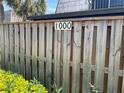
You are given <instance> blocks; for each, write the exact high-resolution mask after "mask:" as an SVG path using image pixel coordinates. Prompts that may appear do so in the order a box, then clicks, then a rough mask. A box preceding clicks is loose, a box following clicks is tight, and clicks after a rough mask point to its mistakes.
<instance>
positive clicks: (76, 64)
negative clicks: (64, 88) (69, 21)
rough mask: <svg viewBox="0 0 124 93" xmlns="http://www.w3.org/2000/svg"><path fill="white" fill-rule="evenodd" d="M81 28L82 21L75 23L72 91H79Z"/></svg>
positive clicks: (75, 92) (76, 92)
mask: <svg viewBox="0 0 124 93" xmlns="http://www.w3.org/2000/svg"><path fill="white" fill-rule="evenodd" d="M81 30H82V23H81V22H75V23H74V41H73V65H72V79H73V80H72V93H79V85H80V84H79V82H80V62H81V60H80V57H81Z"/></svg>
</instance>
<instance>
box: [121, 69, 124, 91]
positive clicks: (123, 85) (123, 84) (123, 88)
mask: <svg viewBox="0 0 124 93" xmlns="http://www.w3.org/2000/svg"><path fill="white" fill-rule="evenodd" d="M121 93H124V70H123V83H122V92H121Z"/></svg>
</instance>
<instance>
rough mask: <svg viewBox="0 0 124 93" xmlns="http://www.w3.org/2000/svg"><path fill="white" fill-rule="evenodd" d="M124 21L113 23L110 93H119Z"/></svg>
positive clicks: (109, 74) (109, 78)
mask: <svg viewBox="0 0 124 93" xmlns="http://www.w3.org/2000/svg"><path fill="white" fill-rule="evenodd" d="M122 25H123V20H114V21H112V31H111V43H110V56H109V57H110V58H109V59H110V60H109V73H108V76H109V77H108V93H117V88H118V78H119V73H118V72H119V66H120V52H121V39H122Z"/></svg>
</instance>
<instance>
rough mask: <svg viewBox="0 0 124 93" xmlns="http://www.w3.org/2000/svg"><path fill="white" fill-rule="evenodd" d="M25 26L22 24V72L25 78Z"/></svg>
mask: <svg viewBox="0 0 124 93" xmlns="http://www.w3.org/2000/svg"><path fill="white" fill-rule="evenodd" d="M24 29H25V28H24V24H20V72H21V74H22V75H23V76H24V77H25V60H24V57H25V41H24Z"/></svg>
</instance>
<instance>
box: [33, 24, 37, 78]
mask: <svg viewBox="0 0 124 93" xmlns="http://www.w3.org/2000/svg"><path fill="white" fill-rule="evenodd" d="M34 77H35V78H37V24H36V23H33V24H32V78H34Z"/></svg>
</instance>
